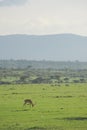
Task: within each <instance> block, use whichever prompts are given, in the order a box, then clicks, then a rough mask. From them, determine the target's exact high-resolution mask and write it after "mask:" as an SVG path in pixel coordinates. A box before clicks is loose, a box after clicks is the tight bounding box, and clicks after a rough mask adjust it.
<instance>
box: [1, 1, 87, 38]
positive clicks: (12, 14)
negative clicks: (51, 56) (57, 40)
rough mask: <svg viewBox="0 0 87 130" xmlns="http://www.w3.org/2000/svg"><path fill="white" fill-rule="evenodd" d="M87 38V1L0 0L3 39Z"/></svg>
mask: <svg viewBox="0 0 87 130" xmlns="http://www.w3.org/2000/svg"><path fill="white" fill-rule="evenodd" d="M60 33H73V34H79V35H84V36H87V0H0V35H7V34H31V35H32V34H34V35H43V34H45V35H46V34H60Z"/></svg>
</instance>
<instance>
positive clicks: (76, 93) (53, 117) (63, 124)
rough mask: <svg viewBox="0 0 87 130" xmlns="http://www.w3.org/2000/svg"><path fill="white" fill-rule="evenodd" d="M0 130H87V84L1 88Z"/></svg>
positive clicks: (6, 86)
mask: <svg viewBox="0 0 87 130" xmlns="http://www.w3.org/2000/svg"><path fill="white" fill-rule="evenodd" d="M24 99H31V100H32V101H33V103H34V107H32V106H30V105H25V106H24V105H23V103H24ZM0 130H87V83H70V84H69V85H68V86H66V85H65V84H61V85H60V86H52V85H50V84H5V85H0Z"/></svg>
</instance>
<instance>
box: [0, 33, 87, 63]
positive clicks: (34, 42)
mask: <svg viewBox="0 0 87 130" xmlns="http://www.w3.org/2000/svg"><path fill="white" fill-rule="evenodd" d="M86 48H87V37H86V36H80V35H76V34H69V33H66V34H51V35H50V34H49V35H26V34H12V35H5V36H0V59H28V60H56V61H61V60H62V61H68V60H74V61H75V60H80V61H87V58H86V55H87V49H86Z"/></svg>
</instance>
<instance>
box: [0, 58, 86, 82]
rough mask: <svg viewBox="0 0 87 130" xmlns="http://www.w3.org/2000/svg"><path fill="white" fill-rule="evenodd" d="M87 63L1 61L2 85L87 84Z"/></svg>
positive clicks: (0, 79)
mask: <svg viewBox="0 0 87 130" xmlns="http://www.w3.org/2000/svg"><path fill="white" fill-rule="evenodd" d="M86 82H87V62H78V61H76V62H53V61H26V60H0V84H41V83H46V84H51V85H60V84H61V83H64V84H66V85H68V83H86Z"/></svg>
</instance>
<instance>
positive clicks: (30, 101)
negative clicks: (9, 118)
mask: <svg viewBox="0 0 87 130" xmlns="http://www.w3.org/2000/svg"><path fill="white" fill-rule="evenodd" d="M26 104H28V105H31V106H32V107H33V106H34V104H33V102H32V100H31V99H25V100H24V105H26Z"/></svg>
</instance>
